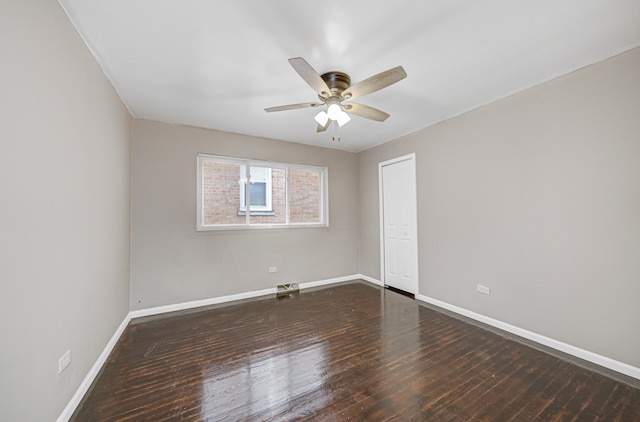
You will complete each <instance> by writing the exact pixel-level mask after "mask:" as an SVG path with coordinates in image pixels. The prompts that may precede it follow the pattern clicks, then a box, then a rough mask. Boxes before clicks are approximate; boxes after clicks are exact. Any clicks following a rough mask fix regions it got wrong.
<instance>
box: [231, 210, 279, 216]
mask: <svg viewBox="0 0 640 422" xmlns="http://www.w3.org/2000/svg"><path fill="white" fill-rule="evenodd" d="M238 215H247V211H246V210H238ZM250 215H266V216H269V215H276V213H275V211H273V210H265V211H251V214H250Z"/></svg>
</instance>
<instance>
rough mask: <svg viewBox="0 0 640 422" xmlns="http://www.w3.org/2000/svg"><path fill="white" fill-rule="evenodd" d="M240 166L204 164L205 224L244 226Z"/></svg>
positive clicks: (206, 162)
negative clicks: (240, 206)
mask: <svg viewBox="0 0 640 422" xmlns="http://www.w3.org/2000/svg"><path fill="white" fill-rule="evenodd" d="M240 167H241V166H240V165H238V164H230V163H219V162H213V161H205V162H203V164H202V195H203V216H202V217H203V218H202V219H203V224H204V225H211V224H244V223H245V217H244V215H238V207H239V205H240V189H238V183H239V180H240Z"/></svg>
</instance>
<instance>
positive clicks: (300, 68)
mask: <svg viewBox="0 0 640 422" xmlns="http://www.w3.org/2000/svg"><path fill="white" fill-rule="evenodd" d="M289 63H291V66H292V67H293V68H294V69H295V71H296V72H298V75H300V77H302V79H304V81H305V82H306V83H307V84H309V86H310V87H311V88H313V90H314V91H315V92H317V93H318V95H320V96H321V97H325V98H328V97H330V96H331V90H330V89H329V87H328V86H327V83H326V82H325V81H324V80H323V79H322V77H321V76H320V74H318V72H316V70H315V69H314V68H312V67H311V65H310V64H309V63H307V61H306V60H305V59H303V58H302V57H294V58H292V59H289Z"/></svg>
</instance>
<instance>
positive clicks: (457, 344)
mask: <svg viewBox="0 0 640 422" xmlns="http://www.w3.org/2000/svg"><path fill="white" fill-rule="evenodd" d="M638 415H640V390H638V389H636V388H633V387H631V386H629V385H627V384H624V383H620V382H617V381H614V380H612V379H610V378H607V377H605V376H603V375H600V374H597V373H595V372H591V371H588V370H586V369H583V368H580V367H578V366H575V365H574V364H572V363H569V362H567V361H564V360H561V359H558V358H556V357H554V356H551V355H549V354H546V353H543V352H541V351H538V350H534V349H532V348H530V347H528V346H525V345H523V344H520V343H517V342H515V341H513V340H509V339H508V338H505V337H503V336H500V335H498V334H495V333H493V332H490V331H487V330H484V329H482V328H479V327H477V326H475V325H473V324H469V323H467V322H464V321H461V320H459V319H456V318H452V317H451V316H448V315H446V314H444V313H441V312H438V311H435V310H433V309H431V308H429V307H426V306H422V305H421V304H420V303H418V302H417V301H414V300H412V299H411V298H408V297H405V296H402V295H400V294H397V293H395V292H393V291H390V290H387V289H382V288H379V287H377V286H372V285H370V284H367V283H365V282H353V283H346V284H340V285H336V286H332V287H326V288H318V289H312V290H305V291H302V292H300V294H299V295H297V296H291V297H288V298H286V299H282V300H277V299H276V298H275V297H268V298H262V299H256V300H250V301H244V302H242V303H236V304H227V305H216V306H212V307H208V308H200V309H198V310H191V311H183V312H179V313H174V314H167V315H162V316H155V317H149V318H142V319H139V320H135V321H133V322H132V323H131V324H130V326H129V327H128V328H127V330H126V331H125V333H124V334H123V336H122V338H121V339H120V341H119V342H118V344H117V346H116V347H115V349H114V351H113V353H112V355H111V356H110V357H109V360H108V362H107V364H106V366H105V368H104V369H103V371H102V372H101V374H100V376H99V377H98V379H97V380H96V382H95V383H94V385H93V386H92V388H91V390H90V391H89V393H88V395H87V397H85V398H84V399H83V401H82V403H81V404H80V406H79V407H78V409H77V410H76V413H75V414H74V416H73V418H72V420H76V421H98V420H99V421H143V420H144V421H170V420H189V421H205V420H206V421H218V420H225V421H226V420H256V421H264V420H283V421H285V420H286V421H288V420H293V419H313V420H332V421H337V420H368V421H380V420H387V419H396V420H429V421H438V420H495V421H506V420H541V421H548V420H583V419H584V420H596V419H598V420H607V421H614V420H620V421H631V420H637V419H635V418H637V417H638Z"/></svg>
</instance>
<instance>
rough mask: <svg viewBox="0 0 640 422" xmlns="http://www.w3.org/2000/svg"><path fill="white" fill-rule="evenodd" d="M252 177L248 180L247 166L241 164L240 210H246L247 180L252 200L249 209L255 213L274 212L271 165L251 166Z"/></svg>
mask: <svg viewBox="0 0 640 422" xmlns="http://www.w3.org/2000/svg"><path fill="white" fill-rule="evenodd" d="M249 174H250V177H249V179H248V180H247V167H246V166H240V183H238V185H239V186H240V211H241V212H246V211H247V206H246V202H245V200H246V198H247V194H246V192H245V189H246V187H247V181H248V182H249V183H248V184H249V196H250V198H251V202H250V203H249V205H250V207H249V210H250V212H251V213H252V214H253V215H258V214H263V215H264V214H265V213H273V202H272V194H271V193H272V179H271V169H270V168H269V167H254V166H251V167H249Z"/></svg>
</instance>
